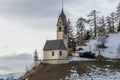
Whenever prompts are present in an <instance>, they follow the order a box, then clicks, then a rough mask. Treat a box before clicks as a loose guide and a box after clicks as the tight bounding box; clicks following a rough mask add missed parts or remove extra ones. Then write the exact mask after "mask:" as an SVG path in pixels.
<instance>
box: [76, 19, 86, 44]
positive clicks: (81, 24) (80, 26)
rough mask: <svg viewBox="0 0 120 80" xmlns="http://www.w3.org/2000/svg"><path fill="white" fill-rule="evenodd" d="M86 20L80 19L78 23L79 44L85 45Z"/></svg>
mask: <svg viewBox="0 0 120 80" xmlns="http://www.w3.org/2000/svg"><path fill="white" fill-rule="evenodd" d="M85 23H86V19H84V18H82V17H80V18H79V19H78V20H77V22H76V28H77V36H78V44H81V43H83V40H84V29H85Z"/></svg>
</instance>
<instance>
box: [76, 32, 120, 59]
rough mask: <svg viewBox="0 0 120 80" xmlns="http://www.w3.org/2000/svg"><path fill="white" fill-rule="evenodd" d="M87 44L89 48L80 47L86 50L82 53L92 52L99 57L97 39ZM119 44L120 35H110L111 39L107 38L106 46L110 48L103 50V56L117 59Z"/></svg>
mask: <svg viewBox="0 0 120 80" xmlns="http://www.w3.org/2000/svg"><path fill="white" fill-rule="evenodd" d="M86 44H87V46H80V47H81V48H83V49H84V50H83V51H82V52H84V51H92V52H93V53H96V55H98V53H99V52H98V50H97V49H96V45H97V39H95V40H90V41H89V42H88V43H86ZM119 44H120V33H111V34H109V37H108V38H107V40H106V44H105V45H106V46H107V47H108V48H106V49H101V55H103V56H104V57H107V58H117V57H118V53H117V48H118V45H119ZM80 47H77V48H80ZM80 52H81V51H80Z"/></svg>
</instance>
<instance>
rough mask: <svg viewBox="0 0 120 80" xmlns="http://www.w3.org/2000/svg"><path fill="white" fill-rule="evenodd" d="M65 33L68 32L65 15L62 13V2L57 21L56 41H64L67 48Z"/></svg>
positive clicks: (66, 34)
mask: <svg viewBox="0 0 120 80" xmlns="http://www.w3.org/2000/svg"><path fill="white" fill-rule="evenodd" d="M67 31H68V23H67V18H66V15H65V13H64V8H63V2H62V10H61V13H60V15H59V17H58V21H57V39H62V40H64V42H65V44H66V47H67V41H68V32H67Z"/></svg>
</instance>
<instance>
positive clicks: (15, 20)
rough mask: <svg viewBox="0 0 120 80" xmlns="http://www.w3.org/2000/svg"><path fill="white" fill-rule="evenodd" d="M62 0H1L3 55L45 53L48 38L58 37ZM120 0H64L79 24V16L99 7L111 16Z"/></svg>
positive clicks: (0, 43)
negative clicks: (36, 51)
mask: <svg viewBox="0 0 120 80" xmlns="http://www.w3.org/2000/svg"><path fill="white" fill-rule="evenodd" d="M61 3H62V1H61V0H0V56H5V55H13V54H21V53H28V54H33V52H34V50H35V48H36V49H37V50H38V52H39V54H41V53H42V49H43V46H44V44H45V41H46V40H50V39H55V38H56V23H57V19H58V16H59V14H60V12H61V5H62V4H61ZM118 3H119V0H64V12H65V14H66V16H67V18H69V19H70V20H71V21H72V24H73V25H75V22H76V20H77V18H79V17H81V16H83V17H86V15H88V14H89V12H90V11H92V10H94V9H96V10H98V11H101V13H100V15H104V16H107V15H109V14H110V13H111V12H112V11H115V10H116V7H117V5H118Z"/></svg>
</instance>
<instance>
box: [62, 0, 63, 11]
mask: <svg viewBox="0 0 120 80" xmlns="http://www.w3.org/2000/svg"><path fill="white" fill-rule="evenodd" d="M62 9H63V0H62Z"/></svg>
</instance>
